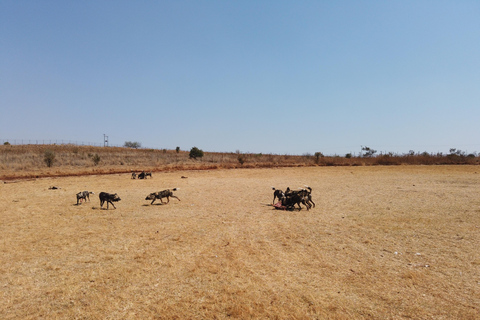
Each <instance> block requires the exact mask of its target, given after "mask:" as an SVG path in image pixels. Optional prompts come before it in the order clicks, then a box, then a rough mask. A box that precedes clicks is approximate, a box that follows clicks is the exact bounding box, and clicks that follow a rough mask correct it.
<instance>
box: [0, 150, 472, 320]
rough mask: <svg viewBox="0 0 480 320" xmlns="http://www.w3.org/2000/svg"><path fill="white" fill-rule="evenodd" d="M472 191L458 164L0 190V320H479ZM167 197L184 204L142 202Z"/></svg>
mask: <svg viewBox="0 0 480 320" xmlns="http://www.w3.org/2000/svg"><path fill="white" fill-rule="evenodd" d="M56 152H57V154H58V151H56ZM81 152H82V151H79V152H78V157H79V158H80V157H81ZM145 152H147V151H145ZM173 156H175V155H173ZM87 157H88V155H87ZM101 157H102V158H103V157H107V156H106V155H105V154H102V155H101ZM113 157H114V156H113V155H112V159H113ZM152 157H157V155H156V153H152ZM158 157H159V158H160V156H158ZM155 159H156V158H155ZM204 160H205V159H204ZM162 161H163V160H162ZM138 165H139V166H140V167H143V166H144V164H138ZM125 166H127V167H128V169H127V170H126V171H128V170H129V168H130V164H125ZM132 167H133V165H132ZM8 170H10V168H7V169H5V168H3V172H5V171H8ZM42 170H43V169H42ZM50 170H52V171H53V170H56V169H55V168H50ZM72 170H74V169H72ZM83 170H84V169H81V170H80V171H82V172H83ZM27 171H28V170H26V171H25V172H27ZM20 173H22V172H21V171H20ZM181 176H185V177H188V178H186V179H182V178H181ZM305 184H308V185H309V186H311V187H312V188H313V197H314V201H315V202H316V207H315V208H314V209H312V210H310V211H306V210H301V211H293V212H291V211H279V210H274V209H273V207H272V206H271V203H272V199H273V192H272V190H271V186H275V187H277V188H286V187H287V186H290V187H293V188H295V187H301V186H303V185H305ZM51 186H57V187H60V189H57V190H50V189H49V187H51ZM479 186H480V175H479V167H478V166H468V165H466V166H465V165H464V166H388V167H387V166H349V167H345V166H344V167H325V166H314V167H297V168H251V169H238V170H225V169H217V170H190V171H182V170H181V171H170V172H157V173H154V175H153V178H152V179H147V180H132V179H130V175H129V174H128V173H123V174H110V175H89V176H71V177H51V178H40V179H31V180H17V181H11V180H10V181H6V183H2V184H0V188H1V190H0V234H1V235H2V236H1V240H0V253H1V261H2V263H1V264H0V318H1V319H57V318H58V319H226V318H237V319H248V318H255V319H259V318H268V319H412V318H413V319H478V318H480V311H479V306H480V289H479V288H480V255H479V251H478V248H479V247H480V235H479V231H480V198H479V197H478V194H479V190H480V188H479ZM173 187H178V188H179V190H178V191H176V192H175V195H177V196H178V197H179V198H180V199H181V201H177V200H176V199H173V200H171V201H170V203H169V204H167V205H155V204H154V205H149V203H150V201H145V200H144V198H145V196H146V195H147V194H149V193H150V192H154V191H159V190H162V189H165V188H173ZM83 190H89V191H94V192H95V193H96V195H92V196H91V202H87V203H84V204H82V205H79V206H77V205H75V204H76V198H75V194H76V193H77V192H79V191H83ZM100 191H106V192H117V193H118V194H119V196H120V197H121V198H122V200H121V201H120V202H118V203H117V204H116V206H117V209H116V210H112V209H110V210H101V209H100V205H99V200H98V193H99V192H100Z"/></svg>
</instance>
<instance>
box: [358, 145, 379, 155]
mask: <svg viewBox="0 0 480 320" xmlns="http://www.w3.org/2000/svg"><path fill="white" fill-rule="evenodd" d="M362 151H365V153H364V154H363V156H364V157H367V158H370V157H373V155H374V154H375V153H377V150H373V149H372V148H369V147H363V146H362Z"/></svg>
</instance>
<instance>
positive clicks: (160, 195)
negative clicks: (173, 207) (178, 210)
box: [145, 188, 180, 204]
mask: <svg viewBox="0 0 480 320" xmlns="http://www.w3.org/2000/svg"><path fill="white" fill-rule="evenodd" d="M176 190H177V188H173V189H172V190H170V189H167V190H163V191H159V192H153V193H150V194H149V195H148V196H147V197H146V198H145V200H152V202H151V203H150V204H153V203H154V202H155V200H157V199H160V202H161V203H162V204H163V200H162V198H167V203H169V202H170V197H172V198H175V199H177V200H178V201H180V199H179V198H177V197H176V196H174V195H173V192H172V191H176Z"/></svg>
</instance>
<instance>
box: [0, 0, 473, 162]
mask: <svg viewBox="0 0 480 320" xmlns="http://www.w3.org/2000/svg"><path fill="white" fill-rule="evenodd" d="M0 48H1V50H0V109H1V116H0V139H30V140H35V139H40V140H42V139H43V140H73V141H84V142H95V143H99V144H102V143H103V135H104V134H107V135H108V137H109V143H110V144H111V145H123V144H124V142H125V141H137V142H140V143H141V144H142V146H143V147H149V148H162V149H163V148H167V149H174V148H175V147H177V146H179V147H180V148H181V149H182V150H189V149H190V148H191V147H193V146H196V147H198V148H200V149H202V150H204V151H216V152H235V151H237V150H239V151H241V152H253V153H276V154H305V153H312V154H313V153H315V152H317V151H320V152H323V153H324V154H328V155H331V154H339V155H344V154H345V153H348V152H352V153H357V154H358V153H359V152H360V149H361V146H369V147H371V148H373V149H375V150H378V151H379V152H380V151H386V152H397V153H404V152H408V151H409V150H414V151H416V152H423V151H428V152H448V150H449V149H450V148H457V149H461V150H464V151H467V152H475V151H476V152H480V58H479V57H480V2H479V1H473V0H472V1H468V0H466V1H453V0H452V1H442V0H441V1H437V0H435V1H434V0H432V1H422V0H415V1H408V0H406V1H362V0H358V1H357V0H355V1H346V0H345V1H342V0H340V1H282V0H265V1H226V0H225V1H215V0H208V1H202V0H194V1H182V0H179V1H113V0H112V1H48V0H46V1H33V0H30V1H28V0H26V1H15V0H4V1H1V2H0Z"/></svg>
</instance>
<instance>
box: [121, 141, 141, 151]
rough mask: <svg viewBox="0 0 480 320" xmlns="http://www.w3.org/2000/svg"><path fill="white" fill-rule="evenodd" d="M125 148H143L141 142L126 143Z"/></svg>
mask: <svg viewBox="0 0 480 320" xmlns="http://www.w3.org/2000/svg"><path fill="white" fill-rule="evenodd" d="M123 146H124V147H125V148H133V149H138V148H141V147H142V144H141V143H140V142H136V141H125V144H124V145H123Z"/></svg>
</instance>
